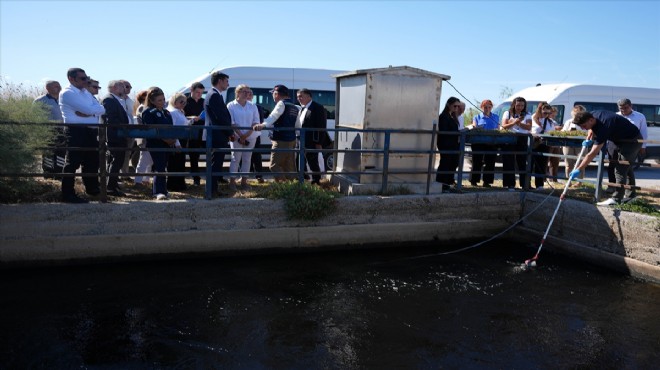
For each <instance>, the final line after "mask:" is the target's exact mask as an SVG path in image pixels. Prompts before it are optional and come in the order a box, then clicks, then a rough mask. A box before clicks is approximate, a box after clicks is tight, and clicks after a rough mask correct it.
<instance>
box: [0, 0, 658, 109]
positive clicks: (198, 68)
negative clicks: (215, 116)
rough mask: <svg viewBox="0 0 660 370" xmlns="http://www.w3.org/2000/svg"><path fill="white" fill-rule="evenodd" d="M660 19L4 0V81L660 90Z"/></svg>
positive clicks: (605, 6) (169, 86)
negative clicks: (258, 77) (411, 83)
mask: <svg viewBox="0 0 660 370" xmlns="http://www.w3.org/2000/svg"><path fill="white" fill-rule="evenodd" d="M658 14H660V1H607V0H604V1H603V0H601V1H547V2H546V1H272V2H271V1H240V2H238V1H210V0H209V1H119V0H117V1H41V2H40V1H25V0H23V1H15V0H0V17H1V19H0V76H1V77H2V78H3V79H4V80H5V81H8V82H12V83H15V84H24V85H26V86H39V87H41V86H43V82H44V81H46V80H50V79H54V80H58V81H60V83H62V85H63V86H66V85H68V81H67V78H66V71H67V69H68V68H70V67H81V68H83V69H84V70H85V71H86V72H87V74H88V75H90V76H92V77H93V78H95V79H97V80H99V81H100V82H101V86H103V87H104V89H103V90H101V91H102V92H101V94H103V93H105V92H107V88H106V86H107V82H108V81H110V80H115V79H125V80H128V81H130V82H131V84H132V85H133V93H136V92H137V91H139V90H142V89H145V88H147V87H149V86H154V85H155V86H159V87H161V88H162V89H163V90H164V91H165V93H166V94H167V95H168V96H169V94H171V93H174V92H175V91H177V90H178V89H179V88H181V87H183V86H185V85H187V84H188V83H189V82H190V81H192V80H193V79H195V78H197V77H199V76H200V75H202V74H204V73H207V72H210V71H211V70H213V69H216V68H224V67H233V66H263V67H304V68H323V69H335V70H346V71H353V70H358V69H370V68H381V67H387V66H390V65H391V66H404V65H406V66H410V67H414V68H420V69H423V70H427V71H430V72H435V73H440V74H445V75H449V76H451V80H450V81H449V82H450V83H451V84H452V85H453V86H454V87H455V88H456V90H458V91H459V92H460V93H461V94H463V96H464V97H465V98H466V99H469V100H471V101H481V100H483V99H491V100H493V101H494V102H495V103H496V104H497V103H498V102H500V101H502V100H503V98H502V97H501V94H502V92H503V90H505V89H510V90H512V91H514V92H515V91H518V90H521V89H523V88H526V87H530V86H534V85H536V84H537V83H542V84H548V83H561V82H567V83H588V84H597V85H617V86H635V87H654V88H658V87H660V22H659V21H658ZM240 82H241V81H234V80H231V76H230V83H231V84H232V85H233V86H235V85H237V84H239V83H240ZM456 90H455V89H454V88H453V87H452V86H449V85H448V84H443V90H442V97H441V101H445V100H446V99H447V98H449V97H450V96H452V95H453V96H458V97H459V98H460V94H458V92H457V91H456ZM461 100H463V99H461Z"/></svg>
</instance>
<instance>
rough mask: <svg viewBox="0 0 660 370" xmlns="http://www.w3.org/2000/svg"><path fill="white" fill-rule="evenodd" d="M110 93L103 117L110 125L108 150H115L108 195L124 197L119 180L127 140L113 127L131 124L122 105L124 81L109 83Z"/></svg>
mask: <svg viewBox="0 0 660 370" xmlns="http://www.w3.org/2000/svg"><path fill="white" fill-rule="evenodd" d="M108 91H109V92H110V93H109V94H108V95H106V96H105V97H103V108H105V114H104V115H103V116H102V117H103V122H104V123H106V124H108V125H110V126H108V129H107V134H106V138H107V139H106V141H107V143H108V148H114V149H110V150H108V154H109V155H108V175H109V177H108V194H109V195H114V196H117V197H122V196H125V195H126V194H124V193H123V192H122V191H121V189H119V184H118V180H119V171H120V170H121V168H122V166H123V165H124V158H125V156H126V138H120V137H119V136H118V134H117V130H116V128H115V127H112V125H127V124H129V122H130V121H129V118H128V114H127V113H126V109H125V108H124V105H123V104H122V101H123V99H124V98H125V95H126V88H125V86H124V83H123V82H122V81H120V80H113V81H110V82H109V83H108ZM120 99H121V100H120Z"/></svg>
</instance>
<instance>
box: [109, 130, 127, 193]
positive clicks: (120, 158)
mask: <svg viewBox="0 0 660 370" xmlns="http://www.w3.org/2000/svg"><path fill="white" fill-rule="evenodd" d="M108 148H117V149H108V190H110V191H112V190H117V189H119V184H118V181H119V172H120V171H121V168H122V167H123V166H124V159H125V158H126V141H122V142H109V143H108ZM120 148H121V149H120Z"/></svg>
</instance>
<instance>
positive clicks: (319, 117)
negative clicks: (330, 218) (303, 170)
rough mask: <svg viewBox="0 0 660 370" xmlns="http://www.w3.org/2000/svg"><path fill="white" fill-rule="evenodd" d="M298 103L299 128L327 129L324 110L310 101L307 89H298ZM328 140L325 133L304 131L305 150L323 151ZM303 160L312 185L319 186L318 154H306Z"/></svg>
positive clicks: (310, 96) (310, 93)
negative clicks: (308, 171) (310, 174)
mask: <svg viewBox="0 0 660 370" xmlns="http://www.w3.org/2000/svg"><path fill="white" fill-rule="evenodd" d="M296 97H297V98H298V101H299V102H300V107H301V109H300V115H299V116H298V117H299V118H298V120H299V122H300V126H301V127H302V128H306V129H324V130H325V129H327V128H328V119H327V116H326V112H325V108H324V107H323V106H322V105H321V104H319V103H317V102H315V101H313V100H312V92H311V91H309V90H308V89H300V90H298V93H297V94H296ZM328 140H330V138H329V137H328V132H327V131H305V149H317V150H320V149H323V144H324V143H326V142H327V141H328ZM305 160H306V162H307V165H308V166H309V169H310V170H312V172H316V173H314V174H312V184H317V185H318V184H319V182H320V181H321V175H320V174H319V172H320V171H321V168H320V167H319V152H306V153H305Z"/></svg>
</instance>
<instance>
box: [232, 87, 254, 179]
mask: <svg viewBox="0 0 660 370" xmlns="http://www.w3.org/2000/svg"><path fill="white" fill-rule="evenodd" d="M235 91H236V99H235V100H234V101H231V102H229V103H228V104H227V109H228V110H229V114H231V126H232V128H233V129H234V136H235V137H236V140H235V141H232V142H230V143H229V145H230V146H231V148H232V149H244V151H233V150H232V152H231V164H230V165H229V172H238V165H239V163H240V165H241V169H240V172H241V174H242V176H241V189H243V190H247V189H248V188H249V186H248V183H247V178H248V174H249V172H250V163H251V161H252V151H251V149H254V144H255V143H256V141H257V137H259V134H260V132H259V131H254V130H252V126H253V125H255V124H258V123H260V119H259V111H258V110H257V106H256V105H254V104H252V103H251V102H250V101H248V96H249V92H250V88H249V87H248V86H247V85H243V84H241V85H238V86H236V90H235ZM229 189H230V190H232V191H236V176H235V175H232V176H231V178H230V182H229Z"/></svg>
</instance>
